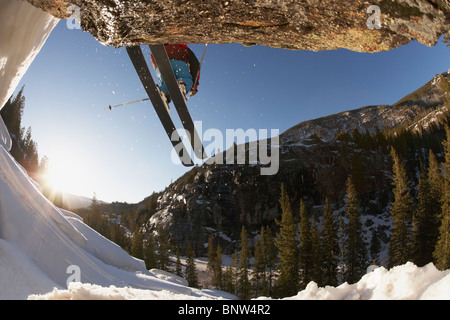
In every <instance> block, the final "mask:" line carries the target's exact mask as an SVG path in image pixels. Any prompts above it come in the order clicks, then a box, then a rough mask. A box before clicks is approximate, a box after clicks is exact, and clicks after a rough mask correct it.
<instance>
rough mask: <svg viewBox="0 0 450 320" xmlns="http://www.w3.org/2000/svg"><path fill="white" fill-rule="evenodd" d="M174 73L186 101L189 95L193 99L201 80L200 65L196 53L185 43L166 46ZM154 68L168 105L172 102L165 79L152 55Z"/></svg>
mask: <svg viewBox="0 0 450 320" xmlns="http://www.w3.org/2000/svg"><path fill="white" fill-rule="evenodd" d="M164 47H165V49H166V52H167V56H168V57H169V61H170V65H171V67H172V70H173V73H174V74H175V77H176V79H177V81H178V84H179V86H180V89H181V92H182V93H183V95H184V98H185V100H186V98H187V93H189V95H190V96H191V97H192V96H194V95H195V94H196V93H197V91H198V84H199V78H200V70H199V68H200V65H199V61H198V59H197V57H196V56H195V54H194V52H192V50H191V49H189V47H188V46H187V45H186V44H184V43H172V44H165V45H164ZM150 58H151V61H152V65H153V68H154V69H155V73H156V76H157V77H158V79H159V85H158V87H159V89H160V90H161V91H162V92H163V93H164V96H165V98H166V100H167V103H169V102H170V101H171V98H170V94H169V90H168V89H167V86H166V84H165V83H164V79H163V78H162V76H161V72H160V71H159V68H158V65H157V64H156V61H155V59H154V58H153V54H152V55H151V57H150Z"/></svg>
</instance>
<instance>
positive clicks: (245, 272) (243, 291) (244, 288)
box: [238, 226, 251, 299]
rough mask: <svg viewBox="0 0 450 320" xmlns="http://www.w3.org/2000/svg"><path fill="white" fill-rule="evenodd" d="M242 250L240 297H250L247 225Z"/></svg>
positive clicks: (239, 280)
mask: <svg viewBox="0 0 450 320" xmlns="http://www.w3.org/2000/svg"><path fill="white" fill-rule="evenodd" d="M240 247H241V252H240V255H239V272H238V274H239V276H238V294H239V298H240V299H249V298H250V291H251V286H250V278H249V269H250V248H249V245H248V237H247V231H246V230H245V227H244V226H242V230H241V241H240Z"/></svg>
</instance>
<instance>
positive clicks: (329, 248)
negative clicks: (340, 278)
mask: <svg viewBox="0 0 450 320" xmlns="http://www.w3.org/2000/svg"><path fill="white" fill-rule="evenodd" d="M322 247H323V270H324V275H323V276H324V279H323V281H324V283H325V284H327V285H330V286H336V285H337V279H336V268H337V263H338V253H339V243H338V235H337V229H336V224H335V222H334V217H333V213H332V211H331V207H330V202H329V200H328V198H327V199H326V200H325V209H324V213H323V231H322Z"/></svg>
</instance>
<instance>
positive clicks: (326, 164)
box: [143, 72, 450, 262]
mask: <svg viewBox="0 0 450 320" xmlns="http://www.w3.org/2000/svg"><path fill="white" fill-rule="evenodd" d="M449 81H450V78H449V72H444V73H442V74H440V75H436V76H435V77H433V79H431V80H430V81H429V82H427V83H426V84H425V85H424V86H422V87H421V88H419V89H418V90H416V91H415V92H413V93H411V94H409V95H408V96H406V97H404V98H403V99H401V100H400V101H398V102H397V103H395V104H394V105H392V106H386V105H381V106H367V107H363V108H360V109H356V110H350V111H346V112H342V113H339V114H335V115H330V116H327V117H323V118H319V119H315V120H310V121H305V122H302V123H300V124H298V125H296V126H294V127H292V128H290V129H289V130H287V131H286V132H284V133H282V134H281V135H280V142H279V145H278V146H275V145H274V146H272V149H273V150H272V151H277V149H278V148H279V149H278V150H279V151H280V161H279V171H278V173H277V174H276V175H272V176H270V175H268V176H264V175H261V174H260V166H261V165H260V164H250V165H248V164H247V165H241V164H223V165H219V164H212V165H208V164H206V163H205V164H203V165H202V166H198V167H195V168H193V169H192V170H191V171H189V172H187V173H186V174H185V175H184V176H182V177H180V178H179V179H178V180H177V181H175V182H174V183H172V184H171V185H170V186H168V187H167V188H166V190H165V191H164V192H163V194H162V195H161V196H160V197H159V198H158V202H157V205H156V209H154V210H153V211H152V212H151V213H150V214H149V218H148V220H147V221H146V222H145V223H144V225H143V229H144V230H145V231H146V232H147V234H149V233H151V232H153V231H154V230H155V228H156V226H163V227H164V228H165V229H167V230H169V232H170V237H171V240H172V241H173V242H174V243H175V244H177V245H179V246H180V247H181V250H182V252H183V250H185V249H186V246H187V244H191V246H192V247H193V248H194V250H195V251H196V254H197V255H206V250H207V249H206V248H207V243H208V237H209V236H210V235H212V236H214V237H215V238H216V239H217V241H218V243H219V244H220V246H221V247H222V249H223V250H224V252H225V253H228V254H231V253H232V252H233V251H234V250H235V249H236V245H237V244H238V240H239V236H240V231H241V227H242V226H245V227H246V229H247V230H248V231H249V233H250V234H251V235H252V236H253V237H255V236H257V235H258V232H259V230H260V228H261V226H265V225H268V226H270V227H272V229H273V230H276V223H275V219H278V218H279V217H280V214H281V211H280V208H279V205H278V199H279V195H280V187H281V184H284V185H285V187H286V189H287V190H288V192H289V196H290V199H291V204H292V206H293V211H294V212H298V208H299V204H300V199H304V200H305V201H306V203H307V204H308V206H309V208H310V210H311V212H312V215H313V216H314V217H316V218H317V219H318V220H319V221H320V219H321V215H322V210H323V206H324V199H325V198H329V199H330V201H331V202H332V205H333V208H334V211H335V213H336V214H339V213H340V212H342V211H343V208H344V206H345V192H346V190H345V189H346V188H345V185H346V181H347V178H348V177H349V176H352V177H353V180H354V182H355V185H356V187H357V190H358V194H359V197H360V198H361V202H362V204H361V207H362V208H363V221H364V230H365V238H366V240H367V242H370V240H371V234H372V233H373V232H376V233H377V234H378V236H379V238H380V239H382V242H383V243H382V248H381V251H383V252H382V253H381V254H380V260H381V261H382V262H385V258H386V248H387V247H388V240H389V234H390V228H391V220H390V218H389V214H388V211H389V207H390V202H391V201H392V194H391V189H392V185H391V184H392V173H391V170H392V164H391V156H390V145H391V144H396V145H397V146H398V147H399V149H401V150H402V152H403V153H404V156H405V158H406V157H408V156H409V157H410V158H407V159H408V170H409V171H408V173H409V174H410V175H411V176H412V177H415V178H417V172H418V168H419V165H420V164H419V162H420V160H421V159H424V160H426V155H425V152H424V151H423V150H424V149H425V148H430V149H433V150H434V151H435V152H436V153H439V148H440V142H441V141H442V139H443V135H442V130H440V129H439V128H435V127H436V126H435V124H436V122H437V121H438V119H440V118H442V117H448V110H447V108H446V107H445V106H444V100H445V99H446V95H448V92H447V91H446V90H447V89H446V88H447V84H448V82H449ZM433 124H434V125H433ZM426 128H428V129H429V130H431V131H429V132H428V133H426V132H425V133H423V134H422V135H419V136H420V138H415V135H414V132H418V131H420V130H425V129H426ZM396 130H397V131H398V132H397V131H396ZM402 132H407V133H405V134H403V133H402ZM367 133H370V134H367ZM430 137H431V138H430ZM387 139H390V140H389V141H387ZM414 139H417V142H416V140H414ZM426 139H428V140H426ZM409 141H413V142H409ZM429 141H432V142H429ZM229 152H230V151H229ZM410 154H412V155H410ZM415 182H416V181H415Z"/></svg>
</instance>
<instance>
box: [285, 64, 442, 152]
mask: <svg viewBox="0 0 450 320" xmlns="http://www.w3.org/2000/svg"><path fill="white" fill-rule="evenodd" d="M449 74H450V73H449V72H448V71H447V72H443V73H442V74H440V75H439V74H437V75H435V76H434V77H433V78H432V79H431V80H430V81H428V82H427V83H426V84H425V85H424V86H422V87H421V88H419V89H418V90H416V91H415V92H413V93H411V94H409V95H407V96H405V97H404V98H402V99H401V100H399V101H398V102H397V103H395V104H394V105H392V106H391V105H374V106H366V107H363V108H359V109H354V110H349V111H344V112H341V113H337V114H334V115H329V116H326V117H322V118H318V119H314V120H309V121H304V122H301V123H299V124H297V125H295V126H294V127H292V128H290V129H288V130H286V131H285V132H284V133H283V134H282V135H281V136H280V140H281V142H282V143H283V144H284V145H285V146H292V145H299V144H300V145H301V144H303V143H304V142H305V141H307V140H308V139H309V138H310V137H311V136H313V135H316V136H318V137H319V138H320V139H321V140H322V141H324V142H329V141H332V140H334V139H335V138H336V137H337V135H338V134H339V133H340V132H341V131H344V132H351V131H352V130H355V129H357V130H359V131H360V132H361V133H365V132H366V131H368V132H369V133H371V134H374V133H376V131H377V130H382V129H384V128H394V127H396V126H397V125H399V124H402V123H405V122H410V121H413V120H414V119H415V118H416V117H417V116H418V115H420V114H421V113H422V112H424V111H426V110H428V109H430V108H434V107H436V106H438V105H440V104H442V103H443V100H444V95H445V93H444V92H443V90H442V84H441V83H440V81H441V77H440V76H442V77H443V78H444V79H445V80H447V81H450V77H449ZM433 113H434V110H432V111H431V110H430V114H433ZM425 120H426V119H425V118H424V121H425ZM428 120H430V121H431V120H432V116H430V117H429V118H428ZM423 124H424V123H423Z"/></svg>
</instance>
